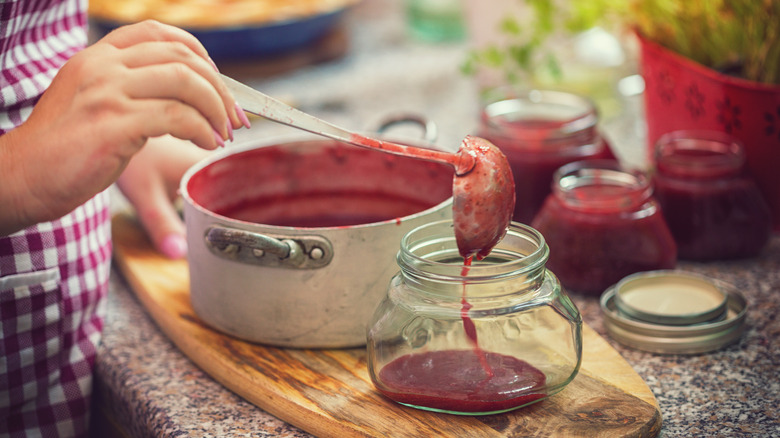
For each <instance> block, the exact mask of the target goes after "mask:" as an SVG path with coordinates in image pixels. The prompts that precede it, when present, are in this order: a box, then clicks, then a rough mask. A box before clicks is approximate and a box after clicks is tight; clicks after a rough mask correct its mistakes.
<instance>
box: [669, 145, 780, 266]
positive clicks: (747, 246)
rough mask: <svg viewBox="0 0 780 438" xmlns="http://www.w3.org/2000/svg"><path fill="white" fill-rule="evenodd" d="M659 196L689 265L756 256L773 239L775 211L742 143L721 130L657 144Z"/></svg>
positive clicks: (679, 251)
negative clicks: (751, 169) (749, 166)
mask: <svg viewBox="0 0 780 438" xmlns="http://www.w3.org/2000/svg"><path fill="white" fill-rule="evenodd" d="M654 154H655V155H654V161H655V175H654V183H655V196H656V198H658V201H659V202H660V203H661V209H662V211H663V214H664V217H665V218H666V222H667V224H668V225H669V229H670V230H671V231H672V235H673V236H674V239H675V241H676V242H677V254H678V256H679V258H680V259H687V260H700V261H704V260H722V259H733V258H742V257H751V256H755V255H757V254H758V253H759V252H761V250H762V249H763V248H764V247H765V246H766V243H767V242H768V240H769V237H770V236H771V234H772V219H771V211H770V209H769V206H768V204H767V202H766V201H765V199H764V198H763V196H762V194H761V192H760V191H759V189H758V186H757V185H756V183H755V182H754V181H753V179H752V178H750V177H749V175H748V174H747V173H746V168H745V152H744V148H743V146H742V144H741V143H740V142H739V141H738V140H736V139H735V138H733V137H731V136H730V135H728V134H726V133H721V132H716V131H675V132H670V133H668V134H665V135H663V136H661V138H659V139H658V141H657V142H656V145H655V151H654Z"/></svg>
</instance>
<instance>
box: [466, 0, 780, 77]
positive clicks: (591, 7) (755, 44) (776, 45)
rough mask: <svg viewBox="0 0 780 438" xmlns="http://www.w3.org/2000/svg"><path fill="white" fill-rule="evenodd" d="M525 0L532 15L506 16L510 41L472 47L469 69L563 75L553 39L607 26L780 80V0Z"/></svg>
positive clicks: (722, 67)
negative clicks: (635, 33)
mask: <svg viewBox="0 0 780 438" xmlns="http://www.w3.org/2000/svg"><path fill="white" fill-rule="evenodd" d="M517 1H519V2H521V3H524V4H525V5H526V6H527V9H528V11H529V13H530V16H528V17H516V16H512V15H507V16H505V17H504V18H503V20H502V21H501V23H500V25H499V27H500V28H499V29H498V31H499V33H500V34H501V35H502V36H503V37H504V39H505V41H506V43H505V44H503V45H500V46H499V45H497V44H494V45H490V46H487V47H482V48H479V49H475V50H473V51H471V52H470V53H469V56H468V57H467V59H466V61H465V62H464V64H463V65H462V68H463V71H464V72H466V73H474V72H476V71H477V69H479V68H489V69H494V70H499V71H502V72H503V74H504V76H505V78H506V80H507V82H509V83H517V82H518V81H519V80H521V79H523V78H528V77H529V76H533V75H534V74H537V73H539V72H540V71H546V73H547V74H548V75H550V76H551V77H557V78H560V77H562V74H561V63H560V62H559V60H558V58H557V57H556V53H554V50H553V49H552V47H553V46H552V44H551V42H552V41H554V40H555V39H556V38H561V37H566V36H572V35H575V34H577V33H579V32H582V31H585V30H587V29H590V28H592V27H594V26H601V27H605V28H607V29H608V30H611V31H615V32H622V31H636V32H638V33H639V34H641V35H642V36H643V37H645V38H647V39H648V40H651V41H655V42H656V43H658V44H660V45H662V46H664V47H666V48H668V49H670V50H672V51H674V52H677V53H679V54H680V55H682V56H685V57H687V58H690V59H692V60H694V61H696V62H699V63H701V64H703V65H706V66H708V67H711V68H714V69H716V70H719V71H722V72H724V73H727V74H731V75H734V76H739V77H743V78H745V79H750V80H754V81H759V82H765V83H771V84H780V1H779V0H698V1H694V0H557V1H556V0H517Z"/></svg>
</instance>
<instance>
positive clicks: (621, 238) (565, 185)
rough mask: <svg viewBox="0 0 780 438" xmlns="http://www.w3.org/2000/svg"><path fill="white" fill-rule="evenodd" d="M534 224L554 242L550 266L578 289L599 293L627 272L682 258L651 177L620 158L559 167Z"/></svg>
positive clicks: (568, 285)
mask: <svg viewBox="0 0 780 438" xmlns="http://www.w3.org/2000/svg"><path fill="white" fill-rule="evenodd" d="M532 226H533V227H534V228H536V229H537V230H539V232H541V233H542V235H544V237H545V239H546V240H547V244H548V245H549V247H550V260H549V261H548V267H549V268H550V269H551V270H552V271H553V272H555V274H556V275H557V276H558V278H560V281H561V283H562V284H563V285H564V286H565V287H566V288H569V289H571V290H574V291H578V292H583V293H588V294H597V295H599V294H601V293H602V292H604V290H605V289H606V288H608V287H609V286H611V285H613V284H615V283H617V282H618V281H619V280H620V279H621V278H623V277H625V276H627V275H630V274H633V273H636V272H641V271H649V270H656V269H671V268H673V267H674V266H675V264H676V261H677V249H676V244H675V242H674V239H673V238H672V234H671V233H670V231H669V228H668V226H667V225H666V221H665V220H664V217H663V215H662V214H661V211H660V209H659V204H658V202H657V201H656V200H655V198H653V196H652V186H651V184H650V180H649V178H648V177H647V176H646V175H645V174H644V173H642V172H639V171H627V170H623V169H621V167H620V165H619V164H618V163H617V162H616V161H604V160H596V161H580V162H575V163H570V164H567V165H565V166H563V167H561V168H560V169H558V170H557V171H556V173H555V177H554V182H553V191H552V194H550V195H549V196H548V197H547V200H546V201H545V203H544V205H543V206H542V209H541V210H540V211H539V213H538V214H537V216H536V218H534V220H533V223H532Z"/></svg>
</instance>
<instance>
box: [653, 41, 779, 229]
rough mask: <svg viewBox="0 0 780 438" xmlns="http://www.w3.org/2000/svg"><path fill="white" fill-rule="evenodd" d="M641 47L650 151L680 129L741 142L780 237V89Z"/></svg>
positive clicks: (663, 50)
mask: <svg viewBox="0 0 780 438" xmlns="http://www.w3.org/2000/svg"><path fill="white" fill-rule="evenodd" d="M639 41H640V47H641V52H642V75H643V76H644V79H645V87H646V88H645V111H646V115H645V117H646V120H647V134H648V136H647V140H648V147H649V150H650V151H652V148H653V145H654V144H655V142H656V141H657V140H658V138H659V137H660V136H661V135H663V134H665V133H667V132H670V131H676V130H681V129H687V130H691V129H696V130H714V131H720V132H726V133H729V134H731V135H733V136H734V137H736V138H738V139H739V140H741V141H742V142H743V143H744V146H745V151H746V155H747V168H748V171H749V172H750V173H751V174H752V176H753V177H754V178H755V179H756V182H757V183H758V186H759V188H760V189H761V191H762V192H763V194H764V197H765V198H766V201H767V202H768V203H769V205H770V207H771V209H772V214H773V225H774V229H775V231H780V86H776V85H769V84H762V83H758V82H753V81H748V80H744V79H740V78H736V77H733V76H727V75H724V74H722V73H718V72H717V71H715V70H712V69H710V68H707V67H705V66H703V65H701V64H699V63H696V62H694V61H691V60H690V59H688V58H685V57H683V56H680V55H678V54H676V53H674V52H672V51H670V50H668V49H666V48H664V47H662V46H660V45H658V44H655V43H653V42H650V41H647V40H645V39H643V38H641V37H640V38H639ZM648 156H652V155H651V154H648Z"/></svg>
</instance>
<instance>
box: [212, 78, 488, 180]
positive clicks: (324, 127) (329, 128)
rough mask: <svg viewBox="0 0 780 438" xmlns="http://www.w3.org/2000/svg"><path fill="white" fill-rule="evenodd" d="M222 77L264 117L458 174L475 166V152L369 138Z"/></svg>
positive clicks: (243, 102) (239, 99)
mask: <svg viewBox="0 0 780 438" xmlns="http://www.w3.org/2000/svg"><path fill="white" fill-rule="evenodd" d="M222 80H223V81H224V82H225V85H227V87H228V89H229V90H230V91H231V92H232V93H233V97H235V98H236V101H237V102H238V104H239V105H240V106H241V107H242V108H243V109H244V111H247V112H250V113H252V114H255V115H258V116H261V117H265V118H266V119H269V120H273V121H274V122H278V123H281V124H283V125H287V126H292V127H293V128H298V129H302V130H304V131H308V132H311V133H313V134H317V135H321V136H324V137H328V138H331V139H333V140H338V141H342V142H345V143H350V144H353V145H355V146H361V147H367V148H371V149H379V150H381V151H383V152H387V153H391V154H395V155H403V156H406V157H413V158H420V159H423V160H429V161H437V162H440V163H447V164H450V165H451V166H453V167H454V168H455V170H456V173H457V174H458V175H463V174H465V173H468V172H469V171H470V170H471V169H472V168H473V167H474V157H472V156H464V155H462V154H454V153H451V152H445V151H440V150H436V149H427V148H426V149H424V148H416V147H411V146H404V145H400V144H396V143H391V142H387V141H382V140H376V139H372V138H368V137H365V136H363V135H360V134H357V133H354V132H350V131H348V130H346V129H343V128H340V127H338V126H335V125H333V124H331V123H328V122H326V121H324V120H321V119H318V118H317V117H314V116H312V115H310V114H306V113H304V112H303V111H300V110H298V109H296V108H293V107H291V106H290V105H287V104H285V103H283V102H280V101H278V100H276V99H274V98H273V97H271V96H268V95H266V94H264V93H261V92H260V91H257V90H255V89H254V88H252V87H249V86H247V85H244V84H242V83H241V82H238V81H236V80H235V79H233V78H230V77H228V76H225V75H222Z"/></svg>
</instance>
